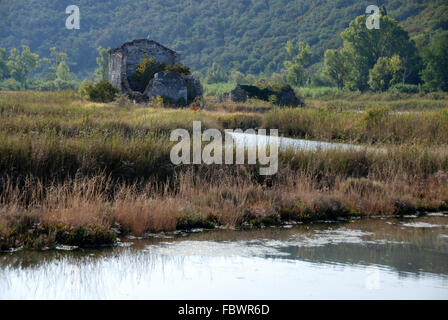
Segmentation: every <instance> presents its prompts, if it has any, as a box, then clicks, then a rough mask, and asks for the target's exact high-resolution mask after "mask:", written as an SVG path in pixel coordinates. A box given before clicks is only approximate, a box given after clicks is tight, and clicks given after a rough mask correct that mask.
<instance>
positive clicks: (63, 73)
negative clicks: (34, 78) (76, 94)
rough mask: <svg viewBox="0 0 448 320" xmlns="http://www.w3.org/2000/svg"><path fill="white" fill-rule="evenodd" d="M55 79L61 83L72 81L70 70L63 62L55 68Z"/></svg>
mask: <svg viewBox="0 0 448 320" xmlns="http://www.w3.org/2000/svg"><path fill="white" fill-rule="evenodd" d="M56 79H57V80H62V81H70V80H72V79H73V76H72V74H71V73H70V68H69V66H68V65H67V63H66V62H65V61H62V62H61V63H59V65H58V67H57V68H56Z"/></svg>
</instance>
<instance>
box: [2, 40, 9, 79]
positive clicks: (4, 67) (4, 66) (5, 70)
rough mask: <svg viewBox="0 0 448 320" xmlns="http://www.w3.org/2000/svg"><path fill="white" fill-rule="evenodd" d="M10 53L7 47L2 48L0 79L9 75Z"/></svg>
mask: <svg viewBox="0 0 448 320" xmlns="http://www.w3.org/2000/svg"><path fill="white" fill-rule="evenodd" d="M7 63H8V55H7V51H6V49H5V48H0V80H3V79H6V78H8V77H9V68H8V65H7Z"/></svg>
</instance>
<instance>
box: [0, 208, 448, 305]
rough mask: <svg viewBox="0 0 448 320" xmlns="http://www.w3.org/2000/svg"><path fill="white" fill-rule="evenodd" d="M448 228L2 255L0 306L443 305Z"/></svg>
mask: <svg viewBox="0 0 448 320" xmlns="http://www.w3.org/2000/svg"><path fill="white" fill-rule="evenodd" d="M447 225H448V218H447V217H444V216H436V217H426V218H420V219H407V220H405V221H401V220H396V219H389V220H382V219H376V220H361V221H355V222H350V223H337V224H334V223H332V224H319V225H307V226H305V225H301V226H297V227H294V228H292V229H279V228H267V229H263V230H252V231H230V230H220V231H214V232H207V233H201V234H192V235H190V236H189V237H186V238H180V239H149V240H135V241H132V243H133V246H132V247H125V246H121V247H116V248H108V249H101V250H77V251H74V252H66V251H60V252H50V251H49V252H25V251H22V252H17V253H14V254H3V255H0V268H1V269H0V298H1V299H12V298H19V299H21V298H25V299H34V298H36V299H47V298H49V299H54V298H56V299H92V298H93V299H114V298H118V299H127V298H134V299H140V298H142V299H164V298H167V299H204V298H207V299H209V298H210V299H211V298H221V299H257V298H260V299H281V298H284V299H290V298H294V299H295V298H331V299H339V298H357V299H362V298H372V299H375V298H380V299H381V298H394V299H408V298H409V299H421V298H433V299H446V298H448V228H446V226H447Z"/></svg>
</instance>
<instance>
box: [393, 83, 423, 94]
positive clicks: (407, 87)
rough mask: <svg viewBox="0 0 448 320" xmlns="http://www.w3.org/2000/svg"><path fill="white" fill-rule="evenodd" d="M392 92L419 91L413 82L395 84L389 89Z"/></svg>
mask: <svg viewBox="0 0 448 320" xmlns="http://www.w3.org/2000/svg"><path fill="white" fill-rule="evenodd" d="M389 91H391V92H392V93H419V91H420V90H419V87H418V86H417V85H415V84H402V83H399V84H396V85H394V86H393V87H391V88H390V89H389Z"/></svg>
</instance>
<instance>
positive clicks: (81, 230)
mask: <svg viewBox="0 0 448 320" xmlns="http://www.w3.org/2000/svg"><path fill="white" fill-rule="evenodd" d="M256 105H257V102H256V101H252V102H250V103H248V104H246V105H244V104H243V107H245V108H248V110H249V108H252V109H251V110H252V111H251V112H247V111H239V112H233V111H232V106H229V104H227V103H224V104H222V103H221V104H219V103H216V102H214V103H210V104H208V105H206V109H205V110H203V111H193V110H189V109H169V108H155V107H153V106H151V105H148V106H129V105H126V106H120V105H118V104H93V103H90V102H87V101H82V100H80V99H79V98H78V96H77V95H76V94H74V93H71V92H60V93H34V92H26V93H23V92H18V93H0V249H3V250H4V249H10V248H15V247H19V246H24V247H28V248H43V247H55V246H56V245H57V244H66V245H76V246H90V245H93V244H111V243H114V241H115V240H116V236H117V234H118V233H120V234H121V235H125V234H133V235H143V234H145V233H148V232H159V231H173V230H178V229H189V228H195V227H202V228H204V227H205V228H212V227H217V226H225V227H250V226H261V225H276V224H281V223H289V222H292V221H295V222H309V221H315V220H325V219H336V218H341V217H358V216H369V215H395V214H406V213H415V212H417V211H419V212H424V211H434V210H448V207H447V206H448V177H447V173H448V151H447V150H448V149H447V147H446V142H447V141H448V113H447V111H446V110H444V109H440V110H426V111H419V112H410V113H394V112H391V111H390V110H386V109H384V108H375V109H372V110H368V111H366V112H362V113H361V112H354V111H339V110H333V109H331V108H330V109H328V108H316V107H307V108H304V109H272V108H271V107H270V106H268V105H263V106H262V107H263V108H265V109H267V111H256V108H253V107H254V106H256ZM193 120H200V121H201V122H202V127H203V129H205V128H217V129H220V130H223V129H226V128H243V129H247V128H261V127H265V128H277V129H279V130H280V132H281V133H282V134H283V135H286V136H295V137H301V138H310V139H316V140H326V141H344V142H357V143H359V144H366V145H367V144H369V145H370V144H372V143H375V144H381V145H382V147H383V148H385V149H386V150H387V151H386V152H375V151H371V150H369V149H367V148H366V149H364V150H361V151H353V150H328V151H324V150H320V151H317V152H309V151H301V152H298V153H296V154H294V153H292V152H282V153H281V154H280V159H279V172H278V173H277V174H276V175H275V176H272V177H263V176H259V174H258V172H259V171H258V167H257V166H256V165H252V166H249V165H242V166H206V165H199V166H175V165H173V164H172V163H171V162H170V159H169V154H170V150H171V146H172V145H173V143H172V142H170V141H169V133H170V132H171V130H173V129H176V128H185V129H187V130H191V128H192V122H193Z"/></svg>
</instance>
